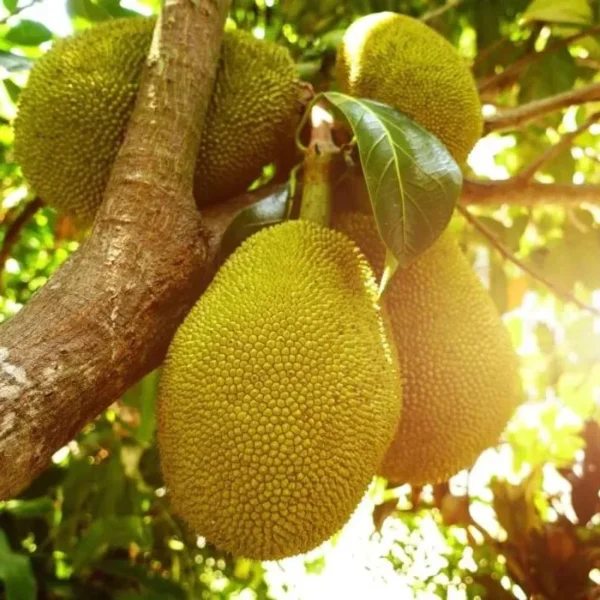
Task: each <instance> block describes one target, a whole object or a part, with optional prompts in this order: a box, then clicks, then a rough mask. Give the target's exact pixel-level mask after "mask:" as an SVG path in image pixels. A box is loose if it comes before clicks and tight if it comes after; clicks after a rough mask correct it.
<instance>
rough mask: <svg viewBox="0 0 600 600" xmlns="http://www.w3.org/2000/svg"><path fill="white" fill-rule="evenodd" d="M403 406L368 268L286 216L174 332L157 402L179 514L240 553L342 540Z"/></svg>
mask: <svg viewBox="0 0 600 600" xmlns="http://www.w3.org/2000/svg"><path fill="white" fill-rule="evenodd" d="M400 409H401V381H400V375H399V372H398V364H397V356H396V354H395V351H394V350H393V347H392V346H391V345H390V343H389V341H388V338H387V332H386V329H385V325H384V321H383V316H382V314H381V310H380V307H379V304H378V301H377V285H376V281H375V278H374V276H373V273H372V271H371V269H370V267H369V265H368V263H367V261H366V260H365V258H364V257H363V256H362V255H361V254H360V252H359V251H358V249H357V247H356V245H355V244H354V243H352V242H351V240H349V239H348V238H347V237H346V236H344V235H342V234H341V233H339V232H336V231H333V230H331V229H328V228H325V227H322V226H320V225H318V224H316V223H313V222H308V221H287V222H285V223H283V224H279V225H276V226H273V227H271V228H268V229H263V230H261V231H260V232H258V233H257V234H255V235H253V236H252V237H250V238H249V239H247V240H246V241H245V242H244V243H243V244H242V245H241V246H240V247H239V248H238V249H237V250H236V251H235V252H234V254H232V255H231V257H230V258H229V259H228V261H227V262H226V263H225V264H224V266H223V267H222V268H221V269H220V270H219V272H218V273H217V275H216V277H215V279H214V280H213V282H212V284H211V285H210V286H209V288H208V290H207V291H206V292H205V293H204V295H203V296H202V297H201V298H200V300H199V301H198V303H197V304H196V305H195V306H194V308H193V309H192V310H191V312H190V313H189V315H188V316H187V318H186V320H185V321H184V323H183V324H182V325H181V327H180V328H179V329H178V331H177V333H176V335H175V337H174V339H173V341H172V343H171V346H170V348H169V352H168V356H167V360H166V363H165V368H164V371H163V374H162V378H161V385H160V391H159V398H158V443H159V449H160V456H161V466H162V470H163V473H164V477H165V481H166V484H167V488H168V491H169V494H170V496H171V499H172V503H173V506H174V509H175V511H176V512H177V513H179V515H181V517H182V518H184V520H186V521H187V522H188V523H189V524H190V525H191V527H192V528H193V529H194V530H195V531H196V532H197V533H198V534H200V535H204V536H206V538H207V539H208V540H209V541H211V542H212V543H214V544H215V545H216V546H218V547H220V548H222V549H225V550H228V551H230V552H231V553H233V554H234V555H237V556H243V557H246V558H253V559H261V560H270V559H280V558H284V557H287V556H292V555H295V554H300V553H304V552H307V551H309V550H311V549H312V548H314V547H316V546H318V545H319V544H321V543H322V542H324V541H326V540H327V539H328V538H330V537H331V536H332V535H334V534H335V533H336V532H337V531H338V530H339V529H340V528H341V527H342V526H343V525H344V524H345V523H346V521H347V520H348V519H349V517H350V516H351V514H352V512H353V511H354V510H355V508H356V506H357V504H358V503H359V502H360V500H361V499H362V497H363V495H364V493H365V492H366V490H367V487H368V485H369V483H370V481H371V480H372V478H373V476H374V474H375V471H376V469H377V466H378V464H379V463H380V461H381V458H382V457H383V454H384V452H385V449H386V448H387V446H388V444H389V442H390V440H391V438H392V436H393V433H394V430H395V427H396V425H397V422H398V417H399V413H400Z"/></svg>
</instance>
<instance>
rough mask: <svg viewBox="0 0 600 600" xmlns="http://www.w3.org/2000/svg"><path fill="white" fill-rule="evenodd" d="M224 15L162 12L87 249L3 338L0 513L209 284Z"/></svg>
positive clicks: (137, 373) (199, 9)
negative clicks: (216, 90) (209, 155)
mask: <svg viewBox="0 0 600 600" xmlns="http://www.w3.org/2000/svg"><path fill="white" fill-rule="evenodd" d="M228 8H229V1H228V0H195V2H192V1H191V0H168V1H167V2H166V4H165V8H164V11H163V15H162V18H161V19H159V21H158V24H157V27H156V30H155V34H154V38H153V42H152V46H151V49H150V54H149V57H148V60H147V63H146V66H145V69H144V74H143V76H142V82H141V86H140V91H139V94H138V100H137V104H136V108H135V111H134V113H133V116H132V119H131V122H130V125H129V129H128V132H127V136H126V139H125V141H124V143H123V146H122V148H121V151H120V153H119V156H118V159H117V161H116V164H115V167H114V169H113V172H112V175H111V179H110V182H109V184H108V188H107V191H106V195H105V200H104V203H103V206H102V208H101V209H100V213H99V215H98V218H97V219H96V223H95V225H94V228H93V230H92V233H91V236H90V238H89V239H88V241H87V242H86V243H85V244H84V245H83V246H82V248H81V249H80V251H79V252H77V253H76V254H75V255H74V256H73V257H72V259H71V260H69V261H68V262H67V263H66V264H65V265H64V266H63V267H62V268H61V269H60V270H59V271H58V272H57V273H56V274H55V275H54V276H53V278H52V279H51V280H50V281H49V282H48V284H47V285H46V286H45V287H44V288H43V289H42V290H40V292H39V293H38V294H37V295H36V296H35V297H34V298H33V299H32V300H31V302H29V303H28V304H27V306H26V307H25V308H24V309H23V310H22V311H21V312H20V313H18V314H17V315H16V316H15V317H14V318H13V319H11V320H10V321H9V322H8V323H6V324H5V325H4V326H3V327H2V328H1V329H0V499H4V498H8V497H11V496H13V495H15V494H17V493H18V492H19V491H21V490H22V489H23V488H24V487H25V486H26V485H27V484H28V483H29V482H30V481H32V479H33V478H34V477H35V476H36V475H37V474H38V473H39V472H40V471H41V470H42V469H43V468H44V467H45V466H46V465H47V463H48V461H49V459H50V457H51V455H52V454H53V453H54V452H55V451H56V450H57V449H58V448H60V447H61V446H62V445H63V444H65V443H66V442H68V441H69V440H70V439H71V438H72V437H73V436H74V435H75V434H76V433H77V431H79V430H80V429H81V427H82V426H83V425H84V424H85V423H86V422H88V421H89V420H90V419H92V418H93V417H94V416H96V415H97V414H98V413H99V412H100V411H101V410H102V409H103V408H105V407H106V406H107V405H108V404H110V402H112V401H114V399H115V398H117V397H118V396H119V395H120V394H121V393H122V392H123V391H124V390H125V389H127V387H128V386H129V385H131V384H132V383H134V382H135V381H136V380H138V379H139V378H140V377H141V376H142V375H144V373H146V372H148V371H149V370H151V369H152V368H153V367H155V366H156V365H158V364H159V362H160V360H161V358H162V357H163V355H164V352H165V349H166V347H167V345H168V342H169V340H170V338H171V337H172V334H173V332H174V330H175V328H176V327H177V325H178V324H179V323H180V321H181V319H182V317H183V316H184V315H185V313H186V311H187V310H188V309H189V307H190V306H191V304H192V303H193V301H194V300H195V298H196V297H197V296H198V294H199V293H200V291H201V289H202V288H203V286H205V285H206V283H207V282H208V280H209V279H210V277H211V274H212V265H211V261H212V259H213V257H214V254H215V250H216V246H217V243H218V239H219V237H220V235H221V233H222V231H223V228H224V226H225V225H226V223H227V222H228V219H229V217H230V216H231V212H232V210H234V204H231V205H229V206H228V207H226V208H225V209H223V208H221V209H220V210H219V211H215V210H207V211H205V212H204V214H203V215H202V216H200V214H199V212H198V210H197V209H196V207H195V204H194V201H193V199H192V177H193V172H194V165H195V161H196V156H197V153H198V148H199V143H200V135H201V130H202V123H203V120H204V115H205V113H206V108H207V106H208V102H209V99H210V94H211V92H212V86H213V82H214V77H215V73H216V67H217V59H218V55H219V52H220V45H221V41H222V32H223V25H224V21H225V17H226V14H227V10H228ZM246 200H247V199H246Z"/></svg>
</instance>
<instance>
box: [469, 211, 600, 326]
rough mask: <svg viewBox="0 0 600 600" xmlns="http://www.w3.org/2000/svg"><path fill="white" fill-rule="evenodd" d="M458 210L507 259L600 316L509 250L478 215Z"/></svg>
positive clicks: (556, 291) (558, 294) (564, 297)
mask: <svg viewBox="0 0 600 600" xmlns="http://www.w3.org/2000/svg"><path fill="white" fill-rule="evenodd" d="M458 211H459V212H460V214H461V215H462V216H463V217H464V218H465V219H466V220H467V221H468V222H469V223H470V224H471V225H472V226H473V227H474V228H475V229H476V230H477V231H479V233H481V235H483V236H484V237H485V238H486V239H487V240H488V242H489V243H490V245H491V246H492V247H493V248H495V249H496V250H497V251H498V252H499V253H500V255H501V256H502V257H503V258H504V259H505V260H508V261H510V262H512V263H513V264H515V265H517V267H519V268H520V269H521V270H522V271H524V272H525V273H527V274H528V275H529V276H530V277H532V278H533V279H535V280H537V281H539V282H540V283H542V284H543V285H545V286H546V287H547V288H548V289H549V290H550V291H551V292H552V293H553V294H554V295H555V296H557V297H558V298H562V299H563V300H566V301H567V302H572V303H573V304H575V305H576V306H578V307H579V308H581V309H582V310H585V311H588V312H591V313H592V314H594V315H596V316H600V310H598V309H596V308H594V307H593V306H590V305H588V304H585V302H582V301H581V300H578V299H577V298H576V297H575V296H574V295H573V294H571V293H570V292H567V291H566V290H563V289H561V288H560V287H558V286H557V285H556V284H555V283H553V282H552V281H550V280H549V279H546V278H545V277H543V276H542V275H540V274H539V273H537V272H536V271H534V270H533V269H531V268H530V267H529V266H528V265H526V264H525V263H524V262H523V261H522V260H520V259H518V258H517V257H516V256H515V255H514V254H513V253H512V252H511V251H510V250H508V248H506V247H505V246H504V245H503V244H502V243H501V242H500V241H499V240H498V238H497V237H496V236H495V235H494V234H493V233H492V232H491V231H490V230H489V229H488V228H487V227H486V226H485V225H484V224H483V223H482V222H481V221H480V220H479V219H478V218H477V217H475V216H474V215H472V214H471V213H470V212H469V211H468V210H467V209H466V208H465V207H464V206H459V207H458Z"/></svg>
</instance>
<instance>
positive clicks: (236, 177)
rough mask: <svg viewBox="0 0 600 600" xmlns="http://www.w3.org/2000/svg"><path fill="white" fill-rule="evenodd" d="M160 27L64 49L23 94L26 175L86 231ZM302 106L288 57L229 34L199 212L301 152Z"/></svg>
mask: <svg viewBox="0 0 600 600" xmlns="http://www.w3.org/2000/svg"><path fill="white" fill-rule="evenodd" d="M155 22H156V21H155V18H150V17H133V18H126V19H115V20H112V21H107V22H105V23H101V24H99V25H96V26H94V27H92V28H90V29H87V30H85V31H83V32H80V33H78V34H76V35H74V36H72V37H70V38H66V39H64V40H59V41H57V42H56V44H55V45H54V47H53V48H52V49H51V50H49V51H48V52H47V53H46V54H44V55H43V56H42V57H41V58H40V59H39V60H38V61H37V62H36V64H35V65H34V67H33V69H32V70H31V73H30V77H29V81H28V84H27V86H26V87H25V89H24V90H23V92H22V93H21V97H20V101H19V111H18V115H17V119H16V121H15V152H16V157H17V160H18V161H19V162H20V164H21V166H22V168H23V173H24V175H25V177H26V178H27V179H28V181H29V182H30V184H31V185H32V187H33V188H35V190H36V192H37V193H38V195H39V196H40V197H41V198H42V199H43V200H44V201H45V202H46V203H47V204H48V205H50V206H53V207H54V208H56V209H57V210H59V211H61V212H64V213H66V214H69V215H71V216H74V217H76V218H77V219H79V220H81V221H82V222H83V223H90V222H91V221H92V220H93V218H94V216H95V214H96V211H97V209H98V207H99V205H100V203H101V200H102V195H103V192H104V189H105V187H106V183H107V181H108V176H109V173H110V169H111V167H112V165H113V162H114V160H115V158H116V155H117V152H118V149H119V146H120V144H121V142H122V140H123V136H124V133H125V129H126V127H127V123H128V121H129V117H130V115H131V112H132V110H133V106H134V103H135V98H136V94H137V90H138V85H139V79H140V74H141V68H142V65H143V63H144V60H145V57H146V55H147V53H148V50H149V47H150V42H151V39H152V32H153V28H154V25H155ZM297 98H298V80H297V76H296V72H295V67H294V64H293V62H292V59H291V57H290V55H289V53H288V52H287V50H286V49H284V48H283V47H280V46H277V45H276V44H274V43H271V42H264V41H260V40H257V39H255V38H254V37H252V36H251V35H250V34H248V33H245V32H242V31H228V32H226V34H225V38H224V41H223V45H222V53H221V59H220V63H219V67H218V71H217V76H216V81H215V87H214V90H213V95H212V98H211V102H210V105H209V108H208V113H207V116H206V119H205V125H204V130H203V135H202V140H201V148H200V152H199V155H198V161H197V168H196V174H195V185H194V193H195V196H196V199H197V201H198V203H199V204H207V203H209V202H215V201H218V200H222V199H224V198H228V197H231V196H233V195H235V194H237V193H240V192H242V191H244V190H245V189H246V188H247V187H248V185H249V184H250V183H252V181H253V180H254V179H256V178H257V177H258V176H259V175H260V173H261V170H262V167H263V166H264V165H265V164H268V163H270V162H272V161H273V160H274V159H275V158H277V157H278V155H279V154H280V151H281V149H282V145H287V144H289V143H291V140H292V138H293V134H294V130H295V126H296V122H297V120H298V118H299V114H298V109H299V105H298V101H297Z"/></svg>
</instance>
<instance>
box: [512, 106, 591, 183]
mask: <svg viewBox="0 0 600 600" xmlns="http://www.w3.org/2000/svg"><path fill="white" fill-rule="evenodd" d="M599 119H600V112H596V113H594V114H593V115H591V116H590V117H589V118H587V119H586V120H585V122H584V123H582V124H581V125H580V126H579V127H578V128H577V129H575V130H574V131H569V132H568V133H566V134H565V135H563V136H562V138H561V139H560V141H559V142H557V143H556V144H554V145H553V146H550V148H548V149H547V150H546V151H545V152H542V154H541V155H540V156H539V157H538V158H536V159H535V160H534V161H533V162H531V163H530V164H529V165H527V166H526V167H525V168H524V169H522V170H521V171H520V172H519V173H517V174H516V175H515V176H514V178H513V179H516V180H520V181H529V180H530V179H532V178H533V176H534V175H535V174H536V173H537V172H538V171H539V170H540V169H541V168H542V167H543V166H544V165H545V164H548V163H549V162H550V161H551V160H553V159H554V158H556V157H557V156H558V155H559V154H560V153H561V152H562V151H563V150H565V149H566V148H569V147H570V146H571V144H572V143H573V140H575V138H577V137H578V136H579V135H581V134H582V133H584V132H585V131H587V130H588V129H589V128H590V126H591V125H593V124H594V123H596V122H597V121H598V120H599Z"/></svg>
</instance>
